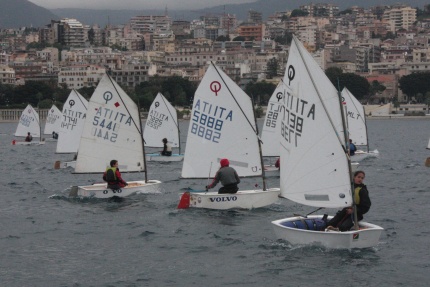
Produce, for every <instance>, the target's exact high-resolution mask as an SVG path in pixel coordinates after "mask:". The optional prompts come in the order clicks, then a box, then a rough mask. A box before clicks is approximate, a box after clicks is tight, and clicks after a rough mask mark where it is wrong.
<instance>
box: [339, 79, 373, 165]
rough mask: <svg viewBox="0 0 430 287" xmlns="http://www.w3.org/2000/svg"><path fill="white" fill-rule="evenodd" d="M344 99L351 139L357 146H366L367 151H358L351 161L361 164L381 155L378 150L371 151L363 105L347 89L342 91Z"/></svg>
mask: <svg viewBox="0 0 430 287" xmlns="http://www.w3.org/2000/svg"><path fill="white" fill-rule="evenodd" d="M342 99H343V101H344V103H345V104H346V109H347V115H346V118H347V121H348V131H349V138H350V139H351V140H352V143H353V144H355V145H356V146H364V147H365V149H366V150H362V149H357V151H355V154H354V155H353V156H351V159H352V160H354V161H356V162H359V161H362V160H363V159H365V158H368V157H376V156H378V155H379V152H378V150H374V151H369V138H368V136H367V124H366V114H365V112H364V107H363V105H362V104H361V103H360V102H359V101H358V100H357V99H356V98H355V97H354V95H353V94H352V93H351V92H350V91H349V90H348V89H347V88H346V87H345V88H343V90H342Z"/></svg>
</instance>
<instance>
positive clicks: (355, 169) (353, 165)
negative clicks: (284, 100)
mask: <svg viewBox="0 0 430 287" xmlns="http://www.w3.org/2000/svg"><path fill="white" fill-rule="evenodd" d="M359 165H360V164H359V163H358V162H351V170H352V172H356V171H357V170H358V166H359Z"/></svg>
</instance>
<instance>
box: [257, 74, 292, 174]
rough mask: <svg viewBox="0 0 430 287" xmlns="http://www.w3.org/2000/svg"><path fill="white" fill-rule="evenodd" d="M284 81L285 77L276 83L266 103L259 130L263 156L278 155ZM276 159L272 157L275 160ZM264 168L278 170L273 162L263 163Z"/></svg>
mask: <svg viewBox="0 0 430 287" xmlns="http://www.w3.org/2000/svg"><path fill="white" fill-rule="evenodd" d="M285 77H286V76H284V78H285ZM284 81H285V79H284V80H281V81H280V82H279V83H278V86H277V87H276V89H275V91H274V92H273V94H272V96H271V97H270V99H269V102H268V105H267V111H266V116H265V118H264V123H263V128H262V131H261V142H262V143H261V148H262V151H263V156H264V157H276V158H278V157H279V150H280V140H281V128H280V122H281V121H280V108H281V104H282V99H283V98H284V94H285V87H284V85H285V84H284ZM276 160H277V159H274V161H275V162H276ZM264 169H265V171H275V170H276V171H277V170H279V169H278V168H277V167H275V165H274V164H270V165H265V166H264Z"/></svg>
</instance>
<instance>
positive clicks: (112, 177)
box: [106, 167, 117, 182]
mask: <svg viewBox="0 0 430 287" xmlns="http://www.w3.org/2000/svg"><path fill="white" fill-rule="evenodd" d="M106 181H107V182H116V181H117V178H116V167H109V168H107V169H106Z"/></svg>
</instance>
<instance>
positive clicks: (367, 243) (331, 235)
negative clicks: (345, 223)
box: [272, 215, 384, 249]
mask: <svg viewBox="0 0 430 287" xmlns="http://www.w3.org/2000/svg"><path fill="white" fill-rule="evenodd" d="M321 218H322V216H321V215H311V216H308V217H306V219H321ZM329 218H331V217H329ZM303 219H305V218H304V217H301V216H296V217H289V218H284V219H279V220H275V221H272V224H273V226H274V231H275V234H276V237H277V238H278V239H282V240H286V241H288V242H289V243H291V244H292V245H316V246H324V247H326V248H330V249H352V248H369V247H374V246H376V245H377V244H378V242H379V238H380V236H381V233H382V231H383V230H384V229H383V228H382V227H380V226H378V225H375V224H371V223H368V222H360V223H359V225H360V230H358V231H357V230H353V231H344V232H340V231H314V230H307V229H299V228H294V227H289V226H286V225H287V224H288V223H291V222H294V221H297V220H303Z"/></svg>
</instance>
